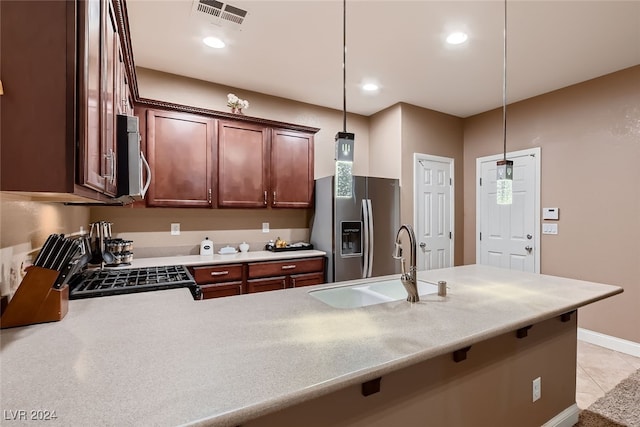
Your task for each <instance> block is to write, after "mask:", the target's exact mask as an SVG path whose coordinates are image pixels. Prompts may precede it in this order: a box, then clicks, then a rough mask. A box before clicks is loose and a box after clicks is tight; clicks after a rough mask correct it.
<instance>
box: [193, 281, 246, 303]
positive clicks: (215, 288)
mask: <svg viewBox="0 0 640 427" xmlns="http://www.w3.org/2000/svg"><path fill="white" fill-rule="evenodd" d="M200 290H201V291H202V299H210V298H220V297H230V296H233V295H241V294H242V282H228V283H220V284H213V285H200Z"/></svg>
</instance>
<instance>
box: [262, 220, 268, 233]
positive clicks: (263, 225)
mask: <svg viewBox="0 0 640 427" xmlns="http://www.w3.org/2000/svg"><path fill="white" fill-rule="evenodd" d="M262 232H263V233H268V232H269V223H268V222H263V223H262Z"/></svg>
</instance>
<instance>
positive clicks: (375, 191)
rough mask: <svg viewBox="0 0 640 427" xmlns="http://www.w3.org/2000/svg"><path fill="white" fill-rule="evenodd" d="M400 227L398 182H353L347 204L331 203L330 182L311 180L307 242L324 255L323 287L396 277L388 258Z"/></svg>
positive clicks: (332, 184)
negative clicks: (311, 207)
mask: <svg viewBox="0 0 640 427" xmlns="http://www.w3.org/2000/svg"><path fill="white" fill-rule="evenodd" d="M399 227H400V185H399V183H398V180H396V179H387V178H373V177H365V176H354V177H353V181H352V196H351V197H349V198H343V197H339V198H337V197H335V179H334V177H333V176H329V177H326V178H321V179H317V180H316V182H315V214H314V216H313V219H312V224H311V239H310V240H311V243H312V244H313V246H314V248H315V249H318V250H321V251H325V252H326V253H327V258H328V260H327V281H328V282H339V281H343V280H353V279H359V278H366V277H375V276H384V275H386V274H394V273H399V272H400V265H399V263H398V262H397V261H396V260H394V259H393V258H392V253H393V248H394V245H393V244H394V242H395V237H396V232H397V231H398V228H399Z"/></svg>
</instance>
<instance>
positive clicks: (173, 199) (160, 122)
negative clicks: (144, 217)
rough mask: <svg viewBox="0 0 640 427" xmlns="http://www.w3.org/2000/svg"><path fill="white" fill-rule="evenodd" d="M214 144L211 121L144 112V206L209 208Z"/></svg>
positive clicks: (212, 123)
mask: <svg viewBox="0 0 640 427" xmlns="http://www.w3.org/2000/svg"><path fill="white" fill-rule="evenodd" d="M214 141H215V127H214V121H213V119H209V118H206V117H202V116H198V115H195V114H186V113H177V112H169V111H158V110H147V155H148V158H149V164H150V166H151V186H150V187H149V192H148V197H147V205H148V206H167V207H212V206H213V204H212V198H211V191H212V188H214V187H213V184H214V182H215V181H214V177H215V170H214V168H213V167H212V163H211V154H212V151H213V149H214V145H215V143H214Z"/></svg>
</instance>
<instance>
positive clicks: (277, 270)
mask: <svg viewBox="0 0 640 427" xmlns="http://www.w3.org/2000/svg"><path fill="white" fill-rule="evenodd" d="M318 272H324V258H321V257H316V258H295V259H288V260H280V261H264V262H251V263H249V264H248V267H247V277H248V278H250V279H252V278H258V277H269V276H279V275H291V274H299V273H318Z"/></svg>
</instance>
